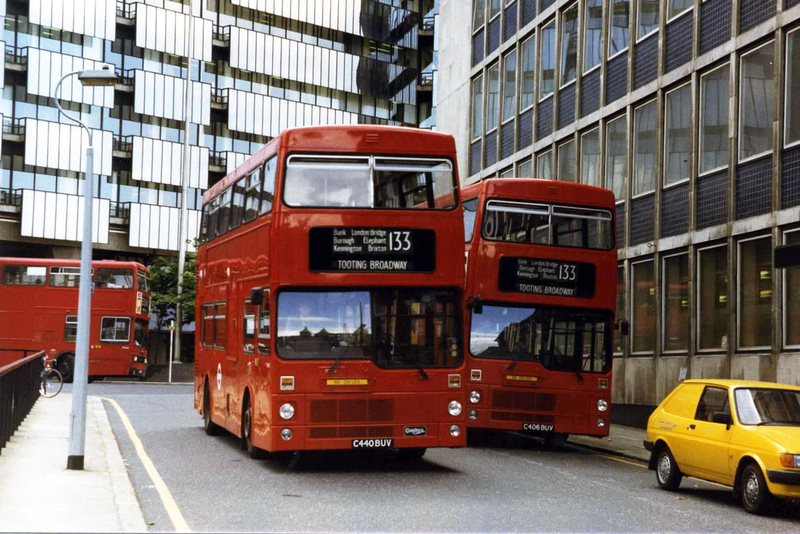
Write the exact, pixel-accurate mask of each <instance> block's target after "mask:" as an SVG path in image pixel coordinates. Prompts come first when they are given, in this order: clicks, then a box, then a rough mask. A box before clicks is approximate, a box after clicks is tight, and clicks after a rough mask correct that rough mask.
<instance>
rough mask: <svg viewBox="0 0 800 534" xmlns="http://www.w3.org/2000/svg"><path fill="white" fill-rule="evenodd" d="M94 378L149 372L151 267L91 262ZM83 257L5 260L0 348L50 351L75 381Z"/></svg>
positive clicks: (0, 263) (0, 265)
mask: <svg viewBox="0 0 800 534" xmlns="http://www.w3.org/2000/svg"><path fill="white" fill-rule="evenodd" d="M92 284H93V288H94V291H93V293H92V314H91V321H90V334H89V376H90V378H100V377H104V376H133V377H139V378H144V376H145V373H146V371H147V351H148V334H147V333H148V326H149V323H150V289H149V273H148V270H147V269H146V268H145V267H144V265H141V264H139V263H135V262H125V261H93V262H92ZM79 286H80V261H78V260H55V259H36V258H1V257H0V348H4V349H15V350H31V349H36V350H44V351H45V352H46V353H47V356H48V358H49V359H51V360H53V363H54V365H55V367H56V368H57V369H58V370H59V371H61V374H62V375H63V376H64V380H65V381H67V382H70V381H72V374H73V370H74V368H75V341H76V339H77V332H78V288H79Z"/></svg>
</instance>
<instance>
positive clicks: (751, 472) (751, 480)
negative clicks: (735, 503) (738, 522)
mask: <svg viewBox="0 0 800 534" xmlns="http://www.w3.org/2000/svg"><path fill="white" fill-rule="evenodd" d="M739 490H740V491H741V494H740V497H741V501H742V506H743V507H744V509H745V510H746V511H748V512H750V513H751V514H763V513H766V512H767V511H769V508H770V507H771V505H772V494H771V493H770V492H769V488H767V481H766V480H765V479H764V474H763V473H762V472H761V469H759V467H758V465H756V464H754V463H751V464H748V465H747V466H746V467H745V468H744V471H742V480H741V482H740V483H739Z"/></svg>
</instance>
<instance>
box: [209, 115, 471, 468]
mask: <svg viewBox="0 0 800 534" xmlns="http://www.w3.org/2000/svg"><path fill="white" fill-rule="evenodd" d="M457 184H458V181H457V176H456V171H455V146H454V141H453V139H452V137H451V136H448V135H443V134H437V133H431V132H427V131H420V130H412V129H405V128H393V127H374V126H352V127H344V126H339V127H337V126H329V127H317V128H298V129H291V130H286V131H284V132H283V133H282V134H281V135H280V136H278V137H276V138H275V139H273V140H272V141H271V142H270V143H269V144H267V145H266V146H265V147H263V148H262V149H261V150H259V152H258V153H256V154H255V155H254V156H252V157H251V158H250V159H249V160H248V161H247V162H245V163H244V164H243V165H242V166H241V167H240V168H238V169H237V170H235V171H234V172H233V173H232V174H230V175H228V176H227V177H225V178H224V179H223V180H222V181H221V182H220V183H218V184H217V185H215V186H214V187H213V188H211V189H210V190H209V191H208V192H206V194H205V196H204V207H203V219H202V224H201V245H200V247H199V249H198V261H197V269H198V287H197V320H198V323H199V327H200V328H199V332H200V335H199V336H198V338H197V346H196V364H195V407H196V408H197V409H198V411H199V412H200V413H201V414H202V415H203V418H204V426H205V429H206V431H207V432H209V433H213V432H215V431H217V430H219V429H220V428H223V429H226V430H228V431H230V432H232V433H233V434H235V435H237V436H239V437H241V438H242V440H243V443H244V444H245V446H246V448H247V449H248V451H249V452H250V453H251V455H253V456H259V455H261V453H262V452H263V451H264V450H266V451H299V450H309V449H317V450H321V449H363V448H368V449H399V450H400V451H401V452H402V453H403V454H404V455H406V456H411V457H419V456H421V455H422V454H423V453H424V451H425V449H426V448H427V447H443V446H447V447H458V446H463V445H465V443H466V432H465V428H464V414H463V413H462V405H463V402H464V393H465V392H464V388H463V384H462V372H463V365H464V363H463V354H464V349H463V345H462V343H463V335H462V328H461V302H462V299H463V296H462V287H463V276H464V274H463V267H462V265H461V264H460V261H453V259H454V258H460V257H461V256H462V255H463V246H462V244H461V243H463V236H464V228H463V218H462V217H463V215H462V211H461V206H460V204H459V196H458V188H457Z"/></svg>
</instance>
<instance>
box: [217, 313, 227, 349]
mask: <svg viewBox="0 0 800 534" xmlns="http://www.w3.org/2000/svg"><path fill="white" fill-rule="evenodd" d="M227 321H228V317H227V315H226V303H224V302H217V303H216V304H214V348H217V349H224V348H225V342H226V341H227V339H228V337H227V336H228V331H227V327H228V322H227Z"/></svg>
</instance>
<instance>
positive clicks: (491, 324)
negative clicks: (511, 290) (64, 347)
mask: <svg viewBox="0 0 800 534" xmlns="http://www.w3.org/2000/svg"><path fill="white" fill-rule="evenodd" d="M482 308H483V309H482V310H481V313H475V312H474V310H473V313H472V326H471V330H470V352H471V353H472V354H473V355H474V356H476V357H478V358H495V359H505V360H513V361H537V362H541V363H542V364H543V365H544V366H545V367H546V368H547V369H550V370H553V371H579V372H595V373H605V372H607V371H608V369H609V366H610V365H611V361H610V357H609V355H610V345H609V343H610V342H611V323H610V320H609V317H608V316H607V315H606V314H601V313H596V312H594V313H592V312H587V311H583V310H569V309H561V308H546V307H538V306H500V305H497V306H495V305H486V304H484V305H483V306H482Z"/></svg>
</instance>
